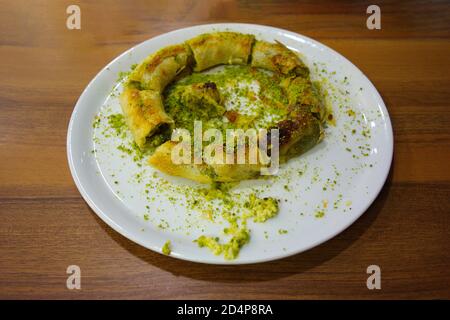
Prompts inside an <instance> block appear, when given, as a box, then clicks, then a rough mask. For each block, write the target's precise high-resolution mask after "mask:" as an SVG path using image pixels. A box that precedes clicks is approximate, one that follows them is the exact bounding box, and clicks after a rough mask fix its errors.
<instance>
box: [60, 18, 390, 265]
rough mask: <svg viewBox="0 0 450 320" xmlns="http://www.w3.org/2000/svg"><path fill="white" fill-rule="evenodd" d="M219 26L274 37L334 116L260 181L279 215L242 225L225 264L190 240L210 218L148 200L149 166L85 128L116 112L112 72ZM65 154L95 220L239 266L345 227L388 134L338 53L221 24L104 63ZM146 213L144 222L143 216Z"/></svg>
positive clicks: (381, 170) (369, 195)
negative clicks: (238, 245)
mask: <svg viewBox="0 0 450 320" xmlns="http://www.w3.org/2000/svg"><path fill="white" fill-rule="evenodd" d="M225 29H227V30H231V31H238V32H242V33H251V34H254V35H255V36H256V37H257V38H259V39H263V40H268V41H274V40H278V41H280V42H282V43H284V44H285V45H287V46H288V47H289V48H291V49H293V50H295V51H298V52H299V53H301V55H302V57H303V59H304V60H305V62H306V63H307V64H308V66H309V67H310V69H311V72H312V76H313V77H314V78H317V79H323V78H324V77H325V78H328V79H329V81H328V84H326V86H327V88H328V90H329V91H330V94H329V98H330V100H331V102H332V104H333V111H334V114H335V118H336V120H337V125H336V127H330V128H328V129H327V131H326V134H327V136H326V139H325V140H324V141H323V142H322V143H321V144H319V145H317V146H316V147H315V148H314V149H312V150H311V151H309V152H308V153H307V154H305V155H303V156H301V157H299V158H297V159H295V160H293V161H290V162H289V163H288V164H287V165H285V166H283V167H282V168H281V169H280V176H279V177H278V178H276V179H274V181H270V182H266V184H267V183H269V189H268V190H267V191H266V192H265V193H266V194H267V195H270V196H274V197H277V198H280V199H281V200H282V201H281V205H280V212H279V214H278V216H277V217H275V218H273V219H270V220H268V221H266V222H265V223H262V224H261V223H260V224H253V223H250V225H249V228H250V229H251V241H250V243H249V244H247V245H246V246H244V247H243V248H242V250H241V252H240V255H239V257H238V258H237V259H236V260H232V261H226V260H224V258H223V257H222V256H215V255H213V254H212V253H211V252H210V251H209V250H208V249H206V248H199V247H198V246H197V245H196V243H194V242H193V240H194V239H195V238H197V237H198V236H199V235H200V234H217V233H218V232H220V230H221V228H223V225H216V224H214V223H210V222H209V221H207V220H206V219H204V218H202V215H201V214H199V213H198V214H196V213H195V212H188V210H187V209H186V208H185V207H183V206H181V205H178V204H174V203H172V202H171V201H169V200H168V199H167V195H164V194H155V195H152V196H154V197H155V199H154V201H152V202H151V204H150V203H149V201H148V200H147V198H146V197H147V196H148V195H146V194H145V193H144V189H145V184H146V183H148V182H149V181H152V180H151V179H152V177H153V171H154V169H152V168H151V167H148V166H146V165H145V164H144V166H143V167H138V166H137V165H136V163H134V162H133V161H132V159H130V158H129V157H124V154H123V152H121V151H119V150H117V148H116V147H117V145H118V144H120V143H121V142H120V140H118V139H117V138H114V137H112V138H107V139H105V138H104V139H102V140H100V141H98V140H96V139H94V136H97V135H98V134H100V132H96V130H97V131H98V130H100V129H98V128H97V129H94V128H93V126H92V123H93V119H94V117H95V116H96V115H97V114H99V113H100V114H101V115H103V116H104V115H105V114H107V113H108V112H112V113H115V112H120V111H119V110H120V107H119V104H118V101H117V92H120V84H119V85H117V75H118V73H119V72H121V71H127V70H129V69H130V67H131V65H133V64H135V63H138V62H139V61H141V60H142V59H143V58H144V57H146V56H147V55H148V54H150V53H152V52H154V51H156V50H158V49H160V48H162V47H165V46H167V45H171V44H176V43H180V42H183V41H184V40H187V39H189V38H192V37H194V36H196V35H198V34H201V33H205V32H211V31H218V30H225ZM113 88H115V89H114V90H113V91H112V89H113ZM349 110H351V111H349ZM353 130H355V131H353ZM127 138H129V137H127ZM361 148H362V149H361ZM94 149H95V152H93V150H94ZM67 153H68V159H69V165H70V170H71V173H72V176H73V179H74V181H75V183H76V185H77V187H78V189H79V191H80V193H81V195H82V196H83V198H84V199H85V200H86V202H87V203H88V204H89V206H90V207H91V208H92V209H93V210H94V211H95V213H96V214H97V215H98V216H99V217H100V218H101V219H102V220H103V221H105V222H106V223H107V224H108V225H109V226H111V227H112V228H113V229H114V230H116V231H117V232H119V233H120V234H122V235H123V236H125V237H127V238H129V239H130V240H132V241H134V242H136V243H138V244H140V245H142V246H144V247H146V248H149V249H151V250H154V251H156V252H161V248H162V246H163V244H164V243H165V242H166V241H167V240H171V243H172V253H171V256H172V257H175V258H179V259H185V260H191V261H196V262H203V263H212V264H222V263H226V264H243V263H255V262H263V261H269V260H274V259H279V258H283V257H286V256H290V255H293V254H296V253H300V252H302V251H305V250H308V249H310V248H312V247H314V246H317V245H319V244H321V243H323V242H325V241H327V240H328V239H330V238H332V237H334V236H335V235H337V234H338V233H340V232H341V231H343V230H344V229H345V228H347V227H348V226H350V225H351V224H352V223H353V222H354V221H355V220H356V219H357V218H358V217H359V216H361V215H362V214H363V213H364V211H365V210H366V209H367V208H368V207H369V206H370V204H371V203H372V202H373V201H374V199H375V198H376V196H377V195H378V193H379V191H380V190H381V188H382V186H383V184H384V182H385V180H386V177H387V175H388V172H389V168H390V164H391V160H392V153H393V137H392V127H391V122H390V119H389V115H388V112H387V110H386V107H385V105H384V103H383V101H382V99H381V97H380V95H379V94H378V92H377V90H376V89H375V87H374V86H373V85H372V83H371V82H370V81H369V80H368V79H367V78H366V77H365V76H364V74H363V73H362V72H361V71H360V70H359V69H358V68H357V67H355V66H354V65H353V64H352V63H351V62H349V61H348V60H347V59H345V58H344V57H342V56H341V55H340V54H338V53H337V52H335V51H333V50H332V49H330V48H328V47H326V46H324V45H323V44H321V43H319V42H317V41H314V40H312V39H310V38H307V37H305V36H302V35H300V34H297V33H293V32H290V31H286V30H282V29H277V28H272V27H267V26H260V25H251V24H233V23H226V24H213V25H201V26H194V27H190V28H185V29H180V30H176V31H173V32H169V33H166V34H163V35H161V36H158V37H155V38H152V39H150V40H147V41H145V42H143V43H141V44H139V45H137V46H135V47H134V48H132V49H130V50H128V51H126V52H124V53H123V54H121V55H120V56H119V57H117V58H116V59H114V60H113V61H112V62H111V63H109V64H108V65H107V66H106V67H105V68H104V69H103V70H101V71H100V72H99V73H98V74H97V76H96V77H95V78H94V79H93V80H92V81H91V82H90V83H89V85H88V86H87V87H86V89H85V90H84V91H83V93H82V94H81V96H80V98H79V100H78V102H77V104H76V106H75V109H74V111H73V114H72V117H71V120H70V124H69V128H68V134H67ZM299 170H301V171H302V172H303V174H301V175H300V174H299V173H298V172H299ZM139 172H140V173H141V176H142V177H141V178H140V179H137V178H136V176H135V175H136V174H137V173H139ZM165 178H167V179H168V180H169V181H171V183H173V185H175V186H178V187H183V186H184V185H186V184H190V185H192V183H189V182H186V181H185V180H183V179H177V178H171V177H165ZM158 179H161V178H158ZM159 181H160V180H159ZM151 183H153V182H151ZM155 183H156V182H155ZM259 185H261V182H260V181H259V182H255V181H251V182H245V183H242V184H241V186H240V187H239V188H238V190H243V192H245V191H248V190H249V189H251V188H253V187H256V188H258V186H259ZM286 185H287V187H286ZM147 205H148V206H149V209H147V208H146V206H147ZM146 213H148V214H149V217H150V219H149V220H146V219H144V218H143V215H144V214H146ZM322 213H323V217H321V218H320V216H321V214H322ZM164 226H168V228H164ZM202 229H203V231H202ZM280 230H287V233H283V232H279V231H280Z"/></svg>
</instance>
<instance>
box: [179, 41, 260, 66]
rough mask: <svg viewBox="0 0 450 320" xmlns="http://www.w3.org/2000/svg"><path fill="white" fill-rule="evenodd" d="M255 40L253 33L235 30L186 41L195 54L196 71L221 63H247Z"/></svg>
mask: <svg viewBox="0 0 450 320" xmlns="http://www.w3.org/2000/svg"><path fill="white" fill-rule="evenodd" d="M253 42H254V37H253V36H252V35H248V34H241V33H235V32H215V33H206V34H202V35H199V36H197V37H195V38H193V39H191V40H188V41H186V43H187V44H188V45H189V47H190V48H191V50H192V52H193V54H194V59H195V63H196V64H195V67H194V71H202V70H205V69H208V68H211V67H214V66H217V65H219V64H247V62H248V59H249V57H250V54H251V49H252V44H253Z"/></svg>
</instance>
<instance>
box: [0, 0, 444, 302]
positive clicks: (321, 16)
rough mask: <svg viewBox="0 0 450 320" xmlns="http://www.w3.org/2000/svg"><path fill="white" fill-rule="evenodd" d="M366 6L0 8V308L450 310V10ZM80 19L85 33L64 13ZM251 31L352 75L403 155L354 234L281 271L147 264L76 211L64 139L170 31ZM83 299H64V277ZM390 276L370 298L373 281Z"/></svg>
mask: <svg viewBox="0 0 450 320" xmlns="http://www.w3.org/2000/svg"><path fill="white" fill-rule="evenodd" d="M376 3H377V4H378V5H379V6H380V7H381V23H382V29H381V30H368V29H367V28H366V19H367V16H368V15H367V14H366V8H367V6H368V5H369V4H371V2H369V1H346V2H343V1H325V2H323V1H301V2H300V1H298V2H297V1H268V0H259V1H213V0H208V1H187V0H183V1H161V0H160V1H79V0H73V1H24V0H21V1H9V0H4V1H3V0H2V1H0V8H1V9H0V81H1V83H0V84H1V85H0V155H1V156H0V298H3V299H11V298H21V299H30V298H38V299H42V298H57V299H62V298H64V299H81V298H95V299H103V298H125V299H134V298H145V299H186V298H187V299H203V298H211V299H310V298H327V299H338V298H341V299H349V298H357V299H386V298H413V299H416V298H427V299H435V298H447V299H448V298H450V249H449V245H450V241H449V240H450V236H449V235H450V228H449V222H450V219H449V215H450V204H449V200H450V170H449V166H450V163H449V160H450V103H449V100H450V89H449V86H450V63H449V57H450V5H449V2H448V1H405V2H397V1H395V2H392V3H388V2H384V1H377V2H376ZM70 4H78V5H79V6H80V7H81V19H82V21H81V30H68V29H67V28H66V18H67V14H66V7H67V6H68V5H70ZM213 22H249V23H258V24H265V25H271V26H276V27H281V28H285V29H289V30H292V31H295V32H298V33H301V34H304V35H306V36H309V37H312V38H314V39H316V40H319V41H321V42H323V43H324V44H326V45H328V46H330V47H331V48H333V49H335V50H337V51H338V52H340V53H341V54H343V55H344V56H346V57H347V58H348V59H349V60H350V61H352V62H353V63H354V64H355V65H357V66H358V67H359V68H360V69H361V70H362V71H363V72H364V73H365V74H366V75H367V76H368V77H369V78H370V79H371V80H372V81H373V83H374V84H375V86H376V87H377V88H378V90H379V91H380V93H381V95H382V96H383V99H384V101H385V103H386V105H387V107H388V109H389V113H390V115H391V118H392V122H393V127H394V134H395V154H394V160H393V165H392V169H391V172H390V175H389V178H388V180H387V182H386V184H385V186H384V188H383V190H382V192H381V194H380V195H379V197H378V198H377V200H376V201H375V202H374V204H373V205H372V206H371V207H370V208H369V209H368V211H367V212H366V213H365V214H364V215H363V216H362V217H361V218H360V219H359V220H358V221H357V222H356V223H355V224H354V225H352V226H351V227H350V228H349V229H347V230H346V231H344V232H343V233H341V234H340V235H338V236H337V237H335V238H334V239H332V240H330V241H328V242H326V243H325V244H323V245H321V246H319V247H316V248H314V249H312V250H309V251H307V252H305V253H303V254H299V255H296V256H293V257H290V258H287V259H283V260H279V261H274V262H269V263H264V264H257V265H246V266H238V267H236V266H208V265H202V264H196V263H189V262H185V261H179V260H176V259H172V258H169V257H165V256H162V255H160V254H157V253H153V252H151V251H149V250H147V249H144V248H142V247H140V246H138V245H136V244H134V243H132V242H131V241H129V240H127V239H126V238H124V237H122V236H120V235H119V234H118V233H116V232H115V231H113V230H112V229H110V228H109V227H108V226H107V225H105V224H104V223H103V222H102V221H101V220H100V219H99V218H97V216H96V215H95V214H94V212H93V211H92V210H90V209H89V207H88V206H87V204H86V203H85V202H84V201H83V199H82V198H81V196H80V194H79V192H78V190H77V189H76V187H75V185H74V183H73V181H72V178H71V175H70V172H69V169H68V165H67V160H66V134H67V125H68V121H69V118H70V115H71V113H72V110H73V107H74V105H75V102H76V101H77V99H78V97H79V95H80V94H81V92H82V90H83V89H84V87H85V86H86V85H87V83H88V82H89V81H90V80H91V79H92V78H93V77H94V76H95V74H96V73H97V72H98V71H99V70H100V69H101V68H102V67H103V66H105V65H106V64H107V63H108V62H109V61H111V60H112V59H113V58H114V57H116V56H117V55H119V54H120V53H122V52H123V51H125V50H126V49H128V48H130V47H132V46H134V45H136V44H137V43H139V42H141V41H144V40H146V39H149V38H151V37H153V36H156V35H159V34H161V33H165V32H167V31H171V30H174V29H177V28H181V27H186V26H191V25H196V24H203V23H213ZM71 264H76V265H79V266H80V267H81V270H82V289H81V290H79V291H77V290H73V291H70V290H68V289H67V288H66V277H67V274H66V268H67V266H68V265H71ZM371 264H376V265H379V266H380V267H381V270H382V289H381V290H368V289H367V287H366V279H367V276H368V275H367V274H366V268H367V266H369V265H371Z"/></svg>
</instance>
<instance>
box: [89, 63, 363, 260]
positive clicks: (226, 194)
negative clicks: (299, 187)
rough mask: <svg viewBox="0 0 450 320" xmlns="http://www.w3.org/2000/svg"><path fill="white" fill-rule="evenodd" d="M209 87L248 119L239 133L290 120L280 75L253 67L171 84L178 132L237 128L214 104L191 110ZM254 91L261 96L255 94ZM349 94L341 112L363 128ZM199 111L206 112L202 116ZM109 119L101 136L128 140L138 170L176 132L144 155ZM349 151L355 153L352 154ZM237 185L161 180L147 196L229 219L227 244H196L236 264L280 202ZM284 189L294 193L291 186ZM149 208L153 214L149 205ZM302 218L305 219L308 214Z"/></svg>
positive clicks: (114, 118) (152, 142)
mask: <svg viewBox="0 0 450 320" xmlns="http://www.w3.org/2000/svg"><path fill="white" fill-rule="evenodd" d="M134 67H135V66H133V67H132V69H134ZM314 71H315V72H317V73H319V74H322V75H324V76H325V77H323V80H322V81H326V78H327V77H328V76H329V75H328V72H327V71H326V69H324V67H323V66H322V67H320V66H319V65H317V64H314ZM126 76H127V73H124V72H121V73H120V74H119V79H118V81H119V82H120V81H122V80H123V79H125V78H126ZM204 82H214V83H215V84H216V86H217V88H218V90H219V92H220V95H221V98H222V101H221V104H223V105H224V106H225V107H226V110H236V111H238V112H239V114H241V115H243V116H242V117H241V119H243V120H242V121H240V122H239V127H240V128H262V127H263V128H268V127H270V126H271V125H274V124H276V123H277V122H278V121H279V120H280V119H282V118H283V117H284V116H285V113H284V112H285V111H284V109H283V108H280V106H282V105H286V103H287V101H286V97H285V95H284V94H283V91H282V89H281V87H280V86H279V85H278V83H279V79H278V78H277V76H276V75H275V74H273V73H270V72H266V71H265V70H259V69H254V68H250V67H248V66H225V67H220V68H219V69H217V70H215V71H214V70H213V71H212V72H211V71H209V72H203V73H193V74H191V75H189V76H186V77H184V78H183V79H181V80H179V81H176V82H175V83H173V84H171V85H169V87H168V88H167V89H166V90H165V92H164V105H165V109H166V112H167V113H168V114H169V115H170V116H172V117H173V118H174V120H175V123H176V124H177V126H178V127H184V128H187V129H189V130H192V124H193V122H194V120H202V121H203V129H207V128H208V127H214V128H219V129H223V130H226V129H229V128H233V127H235V126H234V125H233V124H232V123H230V122H228V121H226V119H225V120H224V117H223V116H222V113H223V110H217V108H221V106H218V105H213V106H207V108H194V107H193V106H192V105H189V104H190V103H189V101H184V100H183V98H182V97H183V95H182V93H183V92H184V90H185V88H186V87H187V86H189V85H191V84H195V83H204ZM346 82H347V84H348V79H347V78H346V77H345V78H344V80H343V83H344V84H346ZM255 84H256V85H257V86H258V87H259V89H258V90H255V88H254V85H255ZM252 86H253V87H252ZM327 87H328V88H333V87H330V86H327ZM255 91H256V92H258V94H256V95H255V93H254V92H255ZM341 91H342V90H340V91H339V90H338V89H331V92H328V93H329V94H330V95H331V98H333V97H334V98H336V97H337V96H338V94H342V93H343V92H341ZM112 94H113V95H114V94H115V92H114V91H113V93H112ZM346 95H348V92H346V93H344V95H343V96H344V98H343V99H341V103H340V104H339V110H341V109H342V108H346V112H347V114H348V116H349V117H351V118H353V119H352V120H351V123H352V124H354V122H355V121H356V122H357V124H359V125H361V123H362V122H361V120H362V119H356V113H355V112H354V111H353V110H351V109H350V108H348V107H346V106H345V105H346V102H348V100H346V98H345V96H346ZM222 108H223V107H222ZM198 109H201V110H200V111H198ZM205 109H208V112H206V113H205V112H204V110H205ZM202 110H203V111H202ZM106 119H107V123H105V124H104V125H105V128H104V129H103V130H102V131H101V134H102V135H103V136H104V137H106V138H108V137H110V136H111V135H115V136H117V137H119V138H120V139H123V140H124V143H123V144H121V145H119V146H118V147H117V149H118V150H120V151H122V152H123V154H124V156H123V157H125V156H129V157H130V158H132V159H133V160H134V161H135V162H136V163H137V164H138V166H142V163H141V162H142V161H141V160H143V159H145V158H146V157H147V156H148V155H150V154H151V153H152V152H153V151H154V150H155V148H156V147H157V146H159V145H160V144H162V143H163V142H165V141H167V140H169V139H170V133H171V132H170V131H169V130H168V129H163V130H160V132H157V133H156V134H155V135H153V136H152V137H150V138H149V139H148V143H147V147H146V149H145V150H144V151H142V150H140V149H139V148H138V147H137V145H136V144H135V143H134V142H132V139H131V136H130V135H128V136H127V132H128V128H127V127H126V124H125V120H124V117H123V115H122V114H110V115H108V116H106ZM100 122H101V116H100V115H98V116H96V117H95V118H94V121H93V127H94V128H99V126H100ZM369 130H370V129H367V128H364V129H363V130H361V135H362V136H364V137H366V138H370V131H369ZM350 132H352V134H355V133H356V131H355V129H351V130H350ZM127 137H128V138H127ZM342 139H343V141H344V142H346V141H345V140H346V139H347V136H346V134H343V137H342ZM94 141H96V142H97V143H99V138H98V137H94ZM347 149H349V148H347ZM359 149H360V151H361V154H353V158H355V157H356V158H359V157H360V156H366V154H367V153H368V151H369V150H370V145H369V144H368V143H365V144H362V145H361V146H360V147H359ZM347 151H349V152H351V150H347ZM93 152H95V150H93ZM144 165H145V162H144ZM370 167H372V164H370ZM305 170H307V168H306V166H305V168H304V169H302V170H299V172H298V176H301V175H302V174H303V172H304V171H305ZM355 170H356V169H355ZM313 171H314V175H313V179H312V181H311V183H315V182H316V181H317V180H318V172H319V169H318V168H314V170H313ZM316 171H317V172H316ZM335 175H336V176H335V177H334V178H333V179H332V180H331V179H328V180H327V181H326V182H325V184H324V187H323V188H324V190H326V188H334V186H335V185H336V180H335V179H337V177H338V176H339V175H340V173H339V172H337V170H335ZM113 176H114V174H113ZM291 176H292V174H290V173H288V174H287V175H285V176H283V175H282V176H280V177H274V178H279V179H280V178H281V179H287V180H288V181H290V179H291ZM153 177H154V178H156V177H157V173H156V172H155V173H154V174H153ZM134 178H135V179H136V181H137V182H141V179H142V176H141V174H137V175H136V176H135V177H134ZM115 183H116V184H117V183H118V182H117V181H116V182H115ZM233 186H235V184H231V183H215V184H213V185H211V186H209V187H207V188H204V187H200V188H196V187H191V186H175V185H172V184H171V183H170V182H168V181H167V180H164V179H160V182H159V183H147V184H146V190H145V194H146V198H147V200H148V201H149V202H152V201H154V200H155V198H156V197H155V196H154V195H155V194H166V195H167V196H168V199H169V201H171V202H173V203H176V202H177V201H178V200H180V198H178V197H177V195H182V196H183V197H184V198H185V199H186V204H187V208H188V209H190V210H194V211H196V212H199V213H201V214H202V215H203V216H204V217H205V218H206V219H208V220H210V221H212V222H214V221H216V220H217V219H218V218H219V217H220V218H222V219H223V220H225V221H226V222H227V223H228V226H227V227H226V228H224V229H223V236H224V237H225V239H224V240H222V239H220V237H219V236H210V235H202V236H200V237H199V238H197V239H196V240H194V241H195V242H196V243H197V244H198V246H199V247H207V248H209V249H210V250H211V251H212V252H213V253H214V254H216V255H223V256H224V258H225V259H227V260H231V259H235V258H236V257H237V256H238V254H239V251H240V249H241V248H242V246H244V245H245V244H247V243H248V242H249V240H250V230H249V229H248V227H247V221H248V219H251V220H252V221H253V222H256V223H263V222H265V221H267V220H268V219H271V218H273V217H275V216H276V215H277V213H278V205H279V202H280V201H279V200H277V199H274V198H271V197H265V198H262V197H260V196H259V195H257V194H256V193H257V192H258V191H255V192H251V193H245V192H232V190H231V189H232V188H233ZM285 188H286V189H289V187H288V185H287V184H286V185H285ZM341 201H342V195H339V197H338V199H336V201H334V208H337V206H338V205H339V204H340V203H341ZM347 207H350V205H349V202H347ZM147 209H149V206H147ZM350 209H351V207H350ZM325 211H326V207H325V204H324V205H323V207H322V206H317V211H316V213H315V217H316V218H322V217H323V216H324V215H325ZM344 211H345V210H344ZM300 214H301V215H303V213H300ZM144 219H145V220H149V219H150V217H149V214H144ZM161 221H162V222H161V223H160V224H159V225H158V227H159V228H161V229H166V228H168V227H169V226H168V224H167V222H165V221H163V220H161ZM278 233H279V234H280V235H282V234H286V233H287V230H282V229H280V230H279V231H278ZM265 237H266V238H267V237H268V236H267V234H265ZM170 252H171V243H170V241H167V242H166V243H165V244H164V246H163V247H162V253H164V254H166V255H169V254H170Z"/></svg>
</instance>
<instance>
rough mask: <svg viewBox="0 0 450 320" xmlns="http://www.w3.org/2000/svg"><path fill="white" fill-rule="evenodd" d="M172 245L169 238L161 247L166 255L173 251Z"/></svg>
mask: <svg viewBox="0 0 450 320" xmlns="http://www.w3.org/2000/svg"><path fill="white" fill-rule="evenodd" d="M170 247H171V244H170V240H167V241H166V243H164V245H163V247H162V249H161V251H162V253H163V254H165V255H166V256H168V255H170V252H171V248H170Z"/></svg>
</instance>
